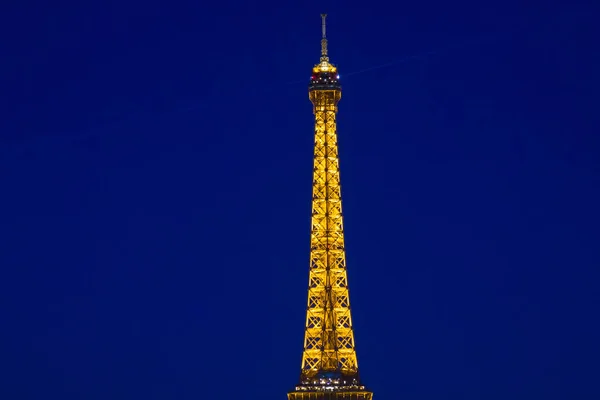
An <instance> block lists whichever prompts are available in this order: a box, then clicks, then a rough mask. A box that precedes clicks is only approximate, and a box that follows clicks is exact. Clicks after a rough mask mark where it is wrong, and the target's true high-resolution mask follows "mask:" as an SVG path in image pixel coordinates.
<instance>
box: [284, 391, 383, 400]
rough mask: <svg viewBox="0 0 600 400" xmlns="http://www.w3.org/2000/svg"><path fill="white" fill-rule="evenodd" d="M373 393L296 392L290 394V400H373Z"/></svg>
mask: <svg viewBox="0 0 600 400" xmlns="http://www.w3.org/2000/svg"><path fill="white" fill-rule="evenodd" d="M372 398H373V393H372V392H367V391H362V390H361V391H331V392H330V391H327V392H321V391H310V392H309V391H306V392H305V391H294V392H290V393H288V400H371V399H372Z"/></svg>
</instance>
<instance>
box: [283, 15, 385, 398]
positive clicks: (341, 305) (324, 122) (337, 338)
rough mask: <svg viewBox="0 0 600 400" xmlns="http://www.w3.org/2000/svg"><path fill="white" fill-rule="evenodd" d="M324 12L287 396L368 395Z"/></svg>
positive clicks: (336, 87)
mask: <svg viewBox="0 0 600 400" xmlns="http://www.w3.org/2000/svg"><path fill="white" fill-rule="evenodd" d="M325 17H326V15H325V14H321V29H322V33H323V37H322V39H321V62H320V63H319V64H317V65H315V66H314V67H313V70H312V76H311V79H310V84H309V86H308V95H309V98H310V101H311V102H312V104H313V114H314V115H315V131H314V132H315V141H314V143H315V147H314V162H313V195H312V216H311V233H310V263H309V278H308V302H307V306H306V325H305V330H304V349H303V351H302V366H301V369H300V382H299V383H298V385H296V388H295V390H293V391H292V392H290V393H288V400H372V397H373V393H372V392H370V391H368V390H367V389H366V388H365V386H363V385H362V383H361V380H360V378H359V375H358V362H357V358H356V349H355V345H354V330H353V327H352V316H351V313H350V297H349V292H348V277H347V274H346V249H345V244H344V227H343V223H342V196H341V189H340V165H339V157H338V144H337V128H336V116H337V111H338V102H339V101H340V99H341V96H342V87H341V85H340V81H339V75H338V74H337V67H336V66H334V65H333V64H330V63H329V58H328V56H327V38H326V35H325V33H326V32H325Z"/></svg>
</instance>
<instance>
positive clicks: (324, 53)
mask: <svg viewBox="0 0 600 400" xmlns="http://www.w3.org/2000/svg"><path fill="white" fill-rule="evenodd" d="M325 18H327V14H321V33H322V38H321V61H329V57H327V35H326V26H325Z"/></svg>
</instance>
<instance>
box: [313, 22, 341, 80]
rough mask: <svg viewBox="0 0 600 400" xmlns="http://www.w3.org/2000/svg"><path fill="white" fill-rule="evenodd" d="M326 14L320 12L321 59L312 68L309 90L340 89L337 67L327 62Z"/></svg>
mask: <svg viewBox="0 0 600 400" xmlns="http://www.w3.org/2000/svg"><path fill="white" fill-rule="evenodd" d="M326 18H327V14H321V59H320V60H319V63H318V64H316V65H315V66H314V67H313V69H312V76H311V78H310V85H309V90H311V91H314V90H337V91H339V90H341V86H340V82H339V79H340V77H339V75H338V72H337V67H336V66H335V65H333V64H332V63H330V62H329V55H328V54H327V26H326V23H325V19H326Z"/></svg>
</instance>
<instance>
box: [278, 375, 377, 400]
mask: <svg viewBox="0 0 600 400" xmlns="http://www.w3.org/2000/svg"><path fill="white" fill-rule="evenodd" d="M295 389H296V390H294V391H292V392H289V393H288V400H371V399H372V398H373V393H372V392H370V391H369V390H367V389H366V388H365V387H364V386H363V385H361V384H360V381H359V379H358V376H357V375H354V376H352V375H350V376H348V375H346V376H344V375H343V374H339V373H331V372H320V373H318V374H317V375H315V376H312V377H305V378H304V379H302V383H300V384H299V385H297V386H296V388H295Z"/></svg>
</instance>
